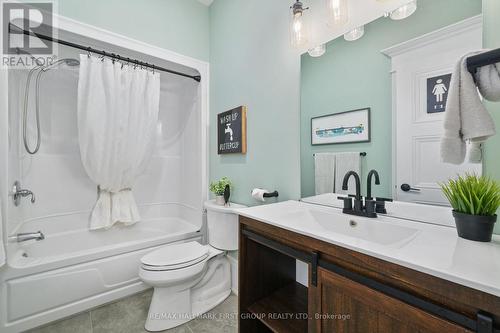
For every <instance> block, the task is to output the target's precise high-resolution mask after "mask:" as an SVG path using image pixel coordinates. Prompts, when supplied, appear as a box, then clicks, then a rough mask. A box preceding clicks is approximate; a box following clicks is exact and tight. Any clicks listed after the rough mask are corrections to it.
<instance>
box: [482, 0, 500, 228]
mask: <svg viewBox="0 0 500 333" xmlns="http://www.w3.org/2000/svg"><path fill="white" fill-rule="evenodd" d="M499 15H500V1H499V0H483V46H484V47H485V48H491V49H494V48H499V47H500V20H499V18H498V17H499ZM486 106H487V108H488V110H489V111H490V112H491V115H492V117H493V119H494V120H495V124H496V127H497V135H495V136H494V137H492V138H490V139H489V140H488V141H487V142H486V152H485V173H486V174H487V175H489V176H491V177H493V178H495V179H496V180H498V181H500V148H499V147H500V103H498V102H497V103H490V102H487V103H486ZM497 215H500V209H499V211H498V214H497ZM495 233H497V234H500V221H497V223H496V228H495Z"/></svg>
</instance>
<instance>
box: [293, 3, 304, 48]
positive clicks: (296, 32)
mask: <svg viewBox="0 0 500 333" xmlns="http://www.w3.org/2000/svg"><path fill="white" fill-rule="evenodd" d="M290 9H292V11H291V14H292V15H291V22H290V44H291V45H292V46H293V47H295V48H301V47H303V46H305V45H306V44H307V43H308V42H309V29H308V26H307V22H306V19H305V17H304V11H305V10H306V9H308V8H304V7H303V5H302V2H300V1H298V0H297V1H296V2H295V3H294V4H293V5H292V6H291V7H290Z"/></svg>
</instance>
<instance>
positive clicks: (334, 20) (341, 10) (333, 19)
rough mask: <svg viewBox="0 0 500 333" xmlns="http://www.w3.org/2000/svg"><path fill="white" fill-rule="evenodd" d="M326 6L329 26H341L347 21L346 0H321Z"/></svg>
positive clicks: (347, 8)
mask: <svg viewBox="0 0 500 333" xmlns="http://www.w3.org/2000/svg"><path fill="white" fill-rule="evenodd" d="M323 1H324V3H325V6H326V15H327V23H328V25H330V26H333V27H336V26H342V25H344V24H346V23H347V22H348V21H349V7H348V4H347V0H323Z"/></svg>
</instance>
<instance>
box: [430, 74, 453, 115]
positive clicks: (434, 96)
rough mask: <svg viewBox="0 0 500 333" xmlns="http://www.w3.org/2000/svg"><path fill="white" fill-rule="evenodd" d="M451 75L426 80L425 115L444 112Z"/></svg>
mask: <svg viewBox="0 0 500 333" xmlns="http://www.w3.org/2000/svg"><path fill="white" fill-rule="evenodd" d="M450 81H451V74H444V75H439V76H434V77H430V78H428V79H427V113H437V112H444V111H445V109H446V100H447V99H448V90H449V89H450Z"/></svg>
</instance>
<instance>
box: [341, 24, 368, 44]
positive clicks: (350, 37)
mask: <svg viewBox="0 0 500 333" xmlns="http://www.w3.org/2000/svg"><path fill="white" fill-rule="evenodd" d="M364 34H365V26H364V25H362V26H360V27H357V28H354V29H352V30H351V31H349V32H346V33H345V34H344V39H345V40H346V41H349V42H352V41H355V40H357V39H360V38H361V37H363V35H364Z"/></svg>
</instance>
